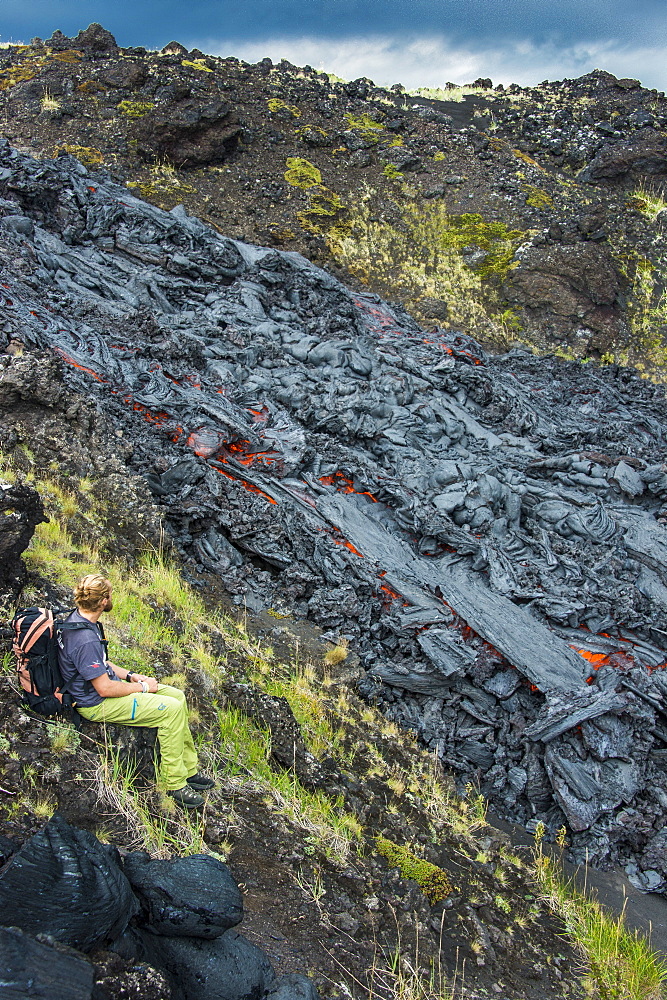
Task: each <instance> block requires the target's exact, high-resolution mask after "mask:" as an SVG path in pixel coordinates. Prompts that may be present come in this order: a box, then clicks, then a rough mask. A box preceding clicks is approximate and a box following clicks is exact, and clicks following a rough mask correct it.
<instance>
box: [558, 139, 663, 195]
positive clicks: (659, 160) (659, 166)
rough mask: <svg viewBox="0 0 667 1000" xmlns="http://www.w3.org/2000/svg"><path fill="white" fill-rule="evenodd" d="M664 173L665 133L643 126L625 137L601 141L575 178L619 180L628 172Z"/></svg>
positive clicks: (636, 174)
mask: <svg viewBox="0 0 667 1000" xmlns="http://www.w3.org/2000/svg"><path fill="white" fill-rule="evenodd" d="M665 174H667V136H666V135H665V134H664V132H658V131H656V130H655V129H652V128H643V129H640V130H639V131H638V132H635V133H634V135H632V137H631V138H629V139H623V140H622V141H621V142H614V143H605V144H604V145H603V146H602V147H601V148H600V149H599V150H598V152H597V153H596V154H595V156H594V157H593V159H592V160H591V162H590V163H589V164H588V166H587V167H586V168H585V169H584V170H582V171H581V173H580V174H579V177H578V179H579V180H580V181H587V182H588V183H590V184H596V183H597V182H598V181H614V182H615V181H622V180H623V179H624V178H626V177H627V176H628V175H631V176H633V177H642V176H646V175H649V176H651V177H655V176H664V175H665Z"/></svg>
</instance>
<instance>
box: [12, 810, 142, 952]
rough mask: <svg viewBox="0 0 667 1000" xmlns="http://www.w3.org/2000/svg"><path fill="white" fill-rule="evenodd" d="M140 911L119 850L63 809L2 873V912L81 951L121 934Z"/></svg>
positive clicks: (28, 928)
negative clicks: (68, 816) (78, 825)
mask: <svg viewBox="0 0 667 1000" xmlns="http://www.w3.org/2000/svg"><path fill="white" fill-rule="evenodd" d="M138 910H139V905H138V903H137V900H136V898H135V896H134V895H133V893H132V889H131V886H130V883H129V882H128V880H127V878H126V877H125V875H124V874H123V872H122V871H121V869H120V866H119V864H118V853H117V851H116V850H115V849H114V848H112V847H107V846H105V845H104V844H101V843H100V842H99V841H98V840H97V838H96V837H94V836H93V834H92V833H89V832H88V831H87V830H78V829H76V828H75V827H73V826H70V825H69V823H67V821H66V820H64V819H63V817H62V816H60V815H59V814H58V813H55V815H54V816H53V817H52V819H51V820H49V822H48V823H47V824H46V826H45V827H44V829H43V830H41V831H40V832H39V833H38V834H36V835H35V836H34V837H31V838H30V840H28V841H27V843H26V844H24V845H23V847H22V848H21V850H20V851H18V852H17V853H16V854H15V855H14V856H13V858H12V860H11V861H10V863H9V865H8V866H7V868H6V869H5V871H4V872H3V873H2V875H1V876H0V911H1V912H3V913H7V914H11V920H12V923H13V924H16V925H17V926H18V927H20V928H21V930H24V931H26V932H27V933H29V934H34V935H36V934H49V935H50V936H51V937H53V938H55V940H56V941H59V942H60V943H62V944H67V945H70V946H71V947H73V948H78V949H79V950H80V951H90V950H91V949H92V948H93V947H95V945H99V944H102V943H103V942H104V941H106V940H112V939H113V938H115V937H117V936H118V935H119V934H122V932H123V930H124V929H125V927H127V924H128V923H129V921H130V920H131V918H132V917H133V916H134V915H135V914H136V913H137V912H138Z"/></svg>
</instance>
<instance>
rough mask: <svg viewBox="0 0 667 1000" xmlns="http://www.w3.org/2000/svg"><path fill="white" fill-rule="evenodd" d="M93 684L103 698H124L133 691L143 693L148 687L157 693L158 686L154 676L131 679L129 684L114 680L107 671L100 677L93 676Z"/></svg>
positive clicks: (153, 692)
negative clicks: (143, 678) (137, 679)
mask: <svg viewBox="0 0 667 1000" xmlns="http://www.w3.org/2000/svg"><path fill="white" fill-rule="evenodd" d="M121 669H122V668H121ZM125 673H127V670H126V671H125ZM133 676H136V675H135V674H133ZM91 684H92V685H93V687H94V688H95V690H96V691H97V693H98V694H99V696H100V697H101V698H122V697H123V696H124V695H126V694H132V692H136V693H137V694H138V693H140V692H141V693H143V692H144V690H145V688H146V687H147V688H148V691H149V692H150V693H151V694H156V693H157V686H158V685H157V681H156V680H155V678H154V677H147V678H146V679H145V680H144V681H131V682H130V683H129V684H128V683H127V682H126V681H112V680H111V678H110V677H109V675H108V674H107V673H106V672H105V673H103V674H100V676H99V677H93V678H92V680H91Z"/></svg>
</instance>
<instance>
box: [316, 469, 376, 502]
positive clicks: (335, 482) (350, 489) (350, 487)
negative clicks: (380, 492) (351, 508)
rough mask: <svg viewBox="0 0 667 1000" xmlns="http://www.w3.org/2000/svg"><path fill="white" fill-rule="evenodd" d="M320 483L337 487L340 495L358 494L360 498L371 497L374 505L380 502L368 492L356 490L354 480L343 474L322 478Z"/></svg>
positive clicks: (337, 473) (338, 473)
mask: <svg viewBox="0 0 667 1000" xmlns="http://www.w3.org/2000/svg"><path fill="white" fill-rule="evenodd" d="M320 482H321V483H324V485H325V486H335V487H336V489H337V490H338V492H339V493H356V494H357V496H360V497H370V498H371V500H372V501H373V503H377V502H378V501H377V498H376V497H374V496H373V494H372V493H369V492H368V490H355V488H354V482H353V480H352V479H348V477H347V476H344V475H343V473H342V472H335V473H334V474H333V476H320Z"/></svg>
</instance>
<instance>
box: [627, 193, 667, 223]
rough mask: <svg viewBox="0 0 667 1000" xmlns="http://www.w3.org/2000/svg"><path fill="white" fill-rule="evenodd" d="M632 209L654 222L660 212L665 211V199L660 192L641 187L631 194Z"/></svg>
mask: <svg viewBox="0 0 667 1000" xmlns="http://www.w3.org/2000/svg"><path fill="white" fill-rule="evenodd" d="M630 198H631V199H632V203H633V207H635V208H636V209H637V211H638V212H641V213H642V215H646V216H647V217H648V218H649V219H650V220H651V222H655V220H656V219H657V217H658V215H659V213H660V212H664V211H665V209H667V199H666V198H665V195H664V193H663V192H662V191H656V190H655V189H653V188H648V187H646V186H645V185H642V186H640V187H638V188H636V189H635V190H634V191H632V192H631V194H630Z"/></svg>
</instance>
